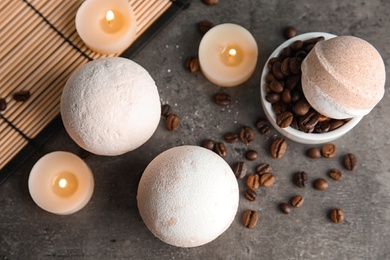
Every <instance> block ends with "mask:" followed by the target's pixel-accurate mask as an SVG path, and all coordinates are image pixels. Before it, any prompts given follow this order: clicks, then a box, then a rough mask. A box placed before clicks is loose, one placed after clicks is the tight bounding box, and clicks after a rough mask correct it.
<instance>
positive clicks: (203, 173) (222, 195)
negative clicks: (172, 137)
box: [137, 146, 239, 247]
mask: <svg viewBox="0 0 390 260" xmlns="http://www.w3.org/2000/svg"><path fill="white" fill-rule="evenodd" d="M238 198H239V193H238V184H237V180H236V177H235V175H234V173H233V172H232V170H231V168H230V166H229V165H228V164H227V163H226V162H225V161H224V160H223V159H222V158H221V157H220V156H218V155H217V154H215V153H214V152H212V151H210V150H208V149H205V148H202V147H198V146H179V147H175V148H172V149H169V150H167V151H165V152H163V153H161V154H160V155H158V156H157V157H156V158H155V159H154V160H153V161H152V162H151V163H150V164H149V165H148V166H147V168H146V169H145V171H144V173H143V175H142V177H141V180H140V183H139V186H138V194H137V203H138V209H139V212H140V215H141V217H142V219H143V221H144V222H145V224H146V226H147V227H148V229H149V230H150V231H151V232H152V233H153V234H154V235H155V236H156V237H157V238H159V239H160V240H162V241H164V242H165V243H168V244H171V245H174V246H178V247H195V246H200V245H204V244H206V243H208V242H210V241H212V240H214V239H215V238H217V237H218V236H219V235H221V234H222V233H223V232H224V231H225V230H226V229H227V228H228V227H229V226H230V224H231V223H232V221H233V219H234V217H235V215H236V212H237V208H238Z"/></svg>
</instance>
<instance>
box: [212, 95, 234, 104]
mask: <svg viewBox="0 0 390 260" xmlns="http://www.w3.org/2000/svg"><path fill="white" fill-rule="evenodd" d="M214 102H215V103H216V104H217V105H220V106H227V105H229V104H230V102H231V97H230V95H229V94H227V93H224V92H217V93H216V94H215V95H214Z"/></svg>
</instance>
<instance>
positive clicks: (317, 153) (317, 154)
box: [306, 147, 321, 159]
mask: <svg viewBox="0 0 390 260" xmlns="http://www.w3.org/2000/svg"><path fill="white" fill-rule="evenodd" d="M306 155H307V156H309V157H310V158H313V159H316V158H321V149H320V148H318V147H312V148H310V149H309V150H307V152H306Z"/></svg>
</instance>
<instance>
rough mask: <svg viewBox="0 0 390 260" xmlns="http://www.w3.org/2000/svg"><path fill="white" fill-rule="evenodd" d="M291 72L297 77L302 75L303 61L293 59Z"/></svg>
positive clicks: (296, 58)
mask: <svg viewBox="0 0 390 260" xmlns="http://www.w3.org/2000/svg"><path fill="white" fill-rule="evenodd" d="M289 65H290V71H291V73H293V74H295V75H297V74H300V73H301V60H300V58H298V57H294V58H291V60H290V64H289Z"/></svg>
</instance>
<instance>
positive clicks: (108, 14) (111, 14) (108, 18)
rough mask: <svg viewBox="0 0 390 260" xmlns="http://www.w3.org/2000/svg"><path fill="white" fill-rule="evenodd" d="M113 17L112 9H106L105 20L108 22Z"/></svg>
mask: <svg viewBox="0 0 390 260" xmlns="http://www.w3.org/2000/svg"><path fill="white" fill-rule="evenodd" d="M114 18H115V14H114V12H113V11H111V10H108V11H107V13H106V20H107V22H108V23H109V24H110V23H111V22H112V21H113V20H114Z"/></svg>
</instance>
